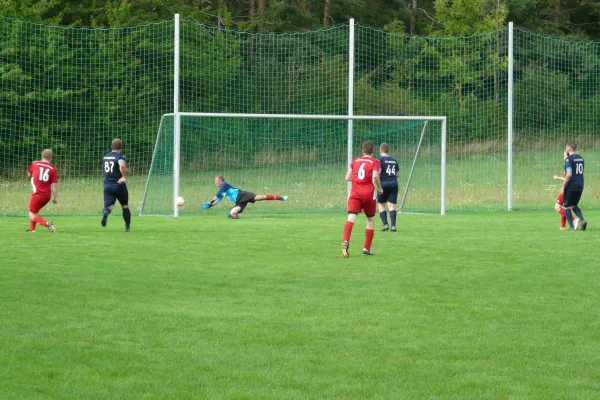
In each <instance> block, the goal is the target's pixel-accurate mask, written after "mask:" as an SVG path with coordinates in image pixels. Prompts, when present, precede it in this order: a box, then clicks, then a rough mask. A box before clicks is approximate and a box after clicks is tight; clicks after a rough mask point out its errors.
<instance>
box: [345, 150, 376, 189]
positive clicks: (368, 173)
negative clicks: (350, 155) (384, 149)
mask: <svg viewBox="0 0 600 400" xmlns="http://www.w3.org/2000/svg"><path fill="white" fill-rule="evenodd" d="M379 166H380V163H379V160H378V159H376V158H373V157H369V156H362V157H358V158H355V159H354V160H353V161H352V164H350V168H352V192H351V196H352V195H355V196H357V197H363V198H365V197H369V196H370V197H371V198H372V197H373V193H374V192H375V185H374V184H373V171H379Z"/></svg>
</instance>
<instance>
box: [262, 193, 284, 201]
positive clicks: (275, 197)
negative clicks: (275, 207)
mask: <svg viewBox="0 0 600 400" xmlns="http://www.w3.org/2000/svg"><path fill="white" fill-rule="evenodd" d="M265 196H267V200H281V196H277V195H274V194H266V195H265Z"/></svg>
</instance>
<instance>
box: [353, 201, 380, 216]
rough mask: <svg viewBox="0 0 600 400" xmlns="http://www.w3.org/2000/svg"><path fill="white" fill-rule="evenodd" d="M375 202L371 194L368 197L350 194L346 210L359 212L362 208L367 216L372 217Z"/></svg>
mask: <svg viewBox="0 0 600 400" xmlns="http://www.w3.org/2000/svg"><path fill="white" fill-rule="evenodd" d="M375 204H376V201H375V199H374V198H373V196H371V197H370V198H365V197H354V196H352V197H350V198H349V199H348V212H349V213H354V214H360V212H361V211H363V210H364V212H365V215H366V216H367V217H369V218H370V217H374V216H375Z"/></svg>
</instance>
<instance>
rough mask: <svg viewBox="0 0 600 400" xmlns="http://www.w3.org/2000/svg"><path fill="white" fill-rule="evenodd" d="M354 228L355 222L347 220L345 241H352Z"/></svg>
mask: <svg viewBox="0 0 600 400" xmlns="http://www.w3.org/2000/svg"><path fill="white" fill-rule="evenodd" d="M352 228H354V224H353V223H352V222H349V221H346V224H345V225H344V242H348V243H350V236H351V235H352Z"/></svg>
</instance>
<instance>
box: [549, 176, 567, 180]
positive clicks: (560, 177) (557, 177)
mask: <svg viewBox="0 0 600 400" xmlns="http://www.w3.org/2000/svg"><path fill="white" fill-rule="evenodd" d="M552 179H554V180H555V181H564V180H565V178H564V177H563V176H559V175H553V176H552Z"/></svg>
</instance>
